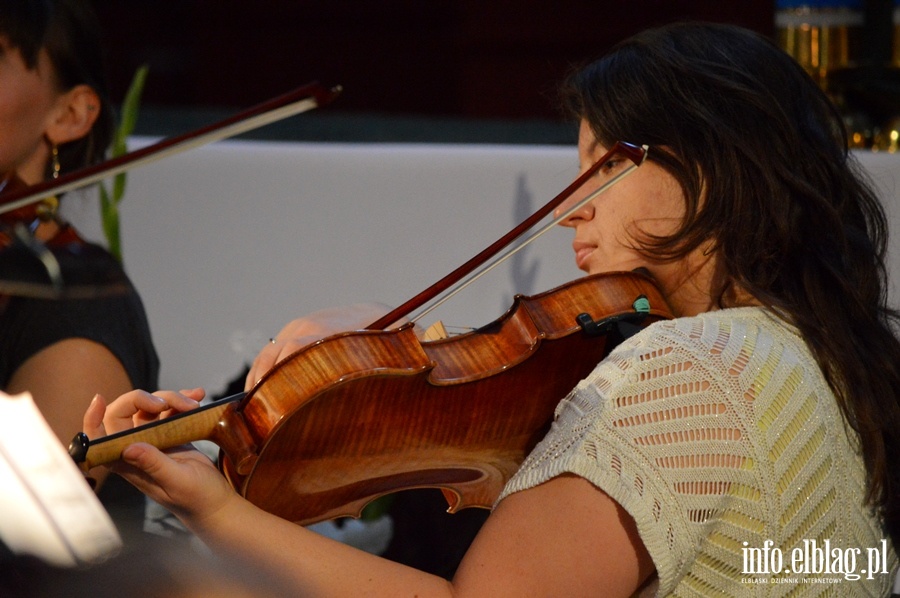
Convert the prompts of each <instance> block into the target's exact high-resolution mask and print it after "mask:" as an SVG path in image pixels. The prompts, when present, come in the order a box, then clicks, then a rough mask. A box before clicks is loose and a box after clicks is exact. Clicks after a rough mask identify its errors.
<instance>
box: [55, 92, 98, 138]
mask: <svg viewBox="0 0 900 598" xmlns="http://www.w3.org/2000/svg"><path fill="white" fill-rule="evenodd" d="M99 115H100V97H99V96H98V95H97V92H96V91H94V89H93V88H92V87H91V86H90V85H84V84H82V85H76V86H75V87H73V88H72V89H70V90H68V91H67V92H65V93H63V94H62V95H60V96H59V97H58V98H57V100H56V107H55V109H54V111H53V113H52V115H51V121H50V124H49V125H48V127H47V130H46V136H47V139H49V140H50V142H51V143H54V144H56V145H62V144H63V143H68V142H69V141H75V140H76V139H81V138H82V137H85V136H87V134H88V133H90V131H91V127H93V126H94V123H95V122H96V121H97V117H98V116H99Z"/></svg>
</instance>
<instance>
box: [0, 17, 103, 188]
mask: <svg viewBox="0 0 900 598" xmlns="http://www.w3.org/2000/svg"><path fill="white" fill-rule="evenodd" d="M0 35H5V36H7V37H8V38H9V41H10V43H11V44H12V46H13V47H15V48H18V49H19V51H20V52H21V53H22V57H23V59H24V60H25V65H26V66H27V67H28V68H30V69H33V68H35V67H36V65H37V60H38V53H39V52H40V51H41V50H42V49H43V50H46V52H47V54H48V56H49V57H50V62H51V63H52V65H53V70H54V74H55V76H56V80H57V84H58V85H59V88H60V90H61V91H67V90H69V89H72V88H73V87H75V86H76V85H81V84H85V85H88V86H90V87H91V88H92V89H93V90H94V91H95V92H96V93H97V95H98V96H99V98H100V106H99V109H100V114H99V116H98V118H97V121H96V122H95V123H94V126H93V127H92V129H91V131H90V133H88V135H86V136H85V137H82V138H81V139H76V140H74V141H70V142H69V143H66V144H63V145H61V146H60V147H59V161H60V164H61V166H62V169H63V172H70V171H72V170H77V169H78V168H81V167H84V166H87V165H90V164H94V163H96V162H100V161H102V160H103V159H104V158H105V156H106V151H107V149H108V148H109V145H110V143H111V142H112V137H113V131H114V128H115V117H114V115H113V111H112V105H111V103H110V101H109V93H108V89H107V80H106V65H105V62H104V58H103V50H102V45H101V43H100V27H99V24H98V22H97V18H96V15H95V14H94V13H93V11H92V10H91V6H90V3H89V2H87V1H85V0H0Z"/></svg>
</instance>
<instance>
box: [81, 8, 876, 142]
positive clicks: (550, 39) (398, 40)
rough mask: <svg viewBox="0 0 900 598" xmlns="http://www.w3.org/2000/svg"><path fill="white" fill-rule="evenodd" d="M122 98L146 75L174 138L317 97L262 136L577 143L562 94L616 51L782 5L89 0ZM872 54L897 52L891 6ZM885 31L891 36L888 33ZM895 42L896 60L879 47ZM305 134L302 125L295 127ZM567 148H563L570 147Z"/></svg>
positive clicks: (769, 19) (148, 119) (151, 105)
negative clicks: (295, 93)
mask: <svg viewBox="0 0 900 598" xmlns="http://www.w3.org/2000/svg"><path fill="white" fill-rule="evenodd" d="M93 3H94V5H95V7H96V9H97V12H98V14H99V16H100V20H101V23H102V25H103V28H104V32H105V36H106V41H107V46H108V50H109V51H108V55H109V56H108V61H109V71H110V76H111V85H112V91H113V97H114V99H117V100H120V99H121V98H122V97H123V96H124V92H125V89H126V88H127V86H128V83H129V82H130V80H131V77H132V75H133V73H134V71H135V69H136V68H137V67H138V66H139V65H141V64H147V65H149V67H150V73H149V79H148V81H147V86H146V88H145V90H144V95H143V103H142V106H143V110H142V113H141V119H140V120H139V127H138V129H139V130H138V132H139V133H148V134H160V135H171V134H175V133H179V132H183V128H184V127H186V126H190V125H193V124H195V123H199V124H205V121H208V120H209V119H210V118H218V117H221V116H224V115H226V114H229V113H232V112H234V111H237V110H239V109H243V108H246V107H248V106H251V105H253V104H256V103H258V102H261V101H263V100H266V99H268V98H271V97H274V96H277V95H279V94H281V93H284V92H286V91H288V90H290V89H293V88H295V87H298V86H300V85H302V84H304V83H306V82H309V81H312V80H318V81H320V82H322V83H324V84H328V85H332V84H340V85H342V86H343V88H344V92H343V93H342V95H341V97H340V98H338V100H337V101H336V102H335V103H333V104H331V105H330V106H328V107H327V108H326V109H323V110H317V111H316V113H315V116H313V115H312V113H310V114H309V115H303V116H300V117H295V118H292V119H289V121H290V122H286V123H283V124H281V125H273V126H271V127H267V129H268V131H263V132H261V133H260V134H257V135H256V136H259V137H266V136H270V137H272V136H274V137H287V138H315V139H322V138H324V139H329V138H341V139H345V138H349V139H358V140H367V139H370V140H396V139H416V138H422V139H437V140H442V139H443V140H449V141H457V140H459V141H471V140H473V139H474V140H488V141H493V140H497V141H510V140H512V141H517V140H520V139H517V138H513V139H510V138H508V137H509V136H510V131H520V132H521V131H531V133H530V135H524V137H523V138H522V139H521V140H522V141H532V140H536V141H543V142H551V143H554V142H569V140H570V139H569V136H568V129H566V131H567V132H565V133H560V129H558V128H557V127H558V124H557V123H559V122H560V120H561V117H560V114H559V113H558V110H557V104H556V99H555V89H556V88H557V85H558V83H559V82H560V80H561V79H562V78H563V77H564V75H565V74H566V72H567V71H569V70H570V69H571V68H572V67H573V66H576V65H578V64H581V63H584V62H586V61H590V60H592V59H594V58H596V57H597V56H599V55H600V54H602V53H603V52H604V51H605V50H607V49H609V48H610V47H611V46H612V45H613V44H615V43H616V42H618V41H619V40H621V39H623V38H625V37H627V36H629V35H631V34H632V33H635V32H636V31H639V30H641V29H644V28H646V27H648V26H653V25H658V24H662V23H667V22H671V21H676V20H683V19H700V20H709V21H719V22H728V23H734V24H738V25H742V26H745V27H748V28H750V29H754V30H756V31H759V32H761V33H764V34H766V35H770V36H771V35H773V34H774V12H775V0H631V1H628V0H625V1H622V0H619V1H615V2H612V1H608V0H593V1H588V0H547V1H540V0H498V1H491V0H262V1H251V0H157V1H153V2H147V1H146V0H93ZM866 6H867V10H868V11H869V12H870V13H872V14H873V15H875V16H877V18H873V19H870V21H872V22H873V23H874V22H875V21H878V24H877V26H876V25H873V26H871V27H870V28H873V29H877V30H878V32H877V35H870V36H867V38H868V39H869V40H873V41H871V43H870V44H869V46H870V47H869V48H868V49H867V51H868V52H872V53H874V52H879V53H883V52H886V51H889V39H887V38H885V36H886V35H889V29H888V28H889V22H890V10H891V0H867V5H866ZM885 17H886V18H887V21H886V22H885V21H884V18H885ZM883 39H886V40H887V43H888V49H887V50H886V49H884V48H883V47H881V46H883V44H882V43H881V42H880V41H878V40H883ZM301 120H302V121H303V122H299V123H298V121H301ZM558 135H562V136H563V137H564V138H558V137H557V136H558Z"/></svg>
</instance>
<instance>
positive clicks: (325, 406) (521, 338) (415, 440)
mask: <svg viewBox="0 0 900 598" xmlns="http://www.w3.org/2000/svg"><path fill="white" fill-rule="evenodd" d="M639 296H644V297H646V298H647V299H648V300H649V302H650V305H651V306H652V307H651V311H650V313H649V314H648V315H647V316H646V317H644V318H642V320H643V321H642V322H641V324H640V325H641V326H646V325H648V324H650V323H651V322H654V321H657V320H660V319H663V318H669V317H671V314H669V313H668V311H667V307H666V304H665V302H664V300H663V298H662V296H661V295H660V294H659V291H658V290H657V289H656V287H655V286H654V285H653V284H652V282H651V281H650V279H648V278H645V277H643V276H641V275H638V274H632V273H614V274H605V275H599V276H594V277H588V278H583V279H579V280H577V281H575V282H572V283H569V284H567V285H565V286H563V287H560V288H557V289H555V290H553V291H549V292H546V293H543V294H540V295H536V296H533V297H523V296H519V297H517V298H516V299H515V303H514V305H513V306H512V308H511V309H510V310H509V311H508V312H507V313H506V314H505V315H504V316H503V317H501V318H500V319H498V320H496V321H495V322H493V323H491V324H489V325H487V326H485V327H483V328H481V329H479V330H476V331H474V332H470V333H467V334H464V335H460V336H456V337H452V338H448V339H443V340H438V341H428V342H422V341H419V340H418V339H417V338H416V336H415V333H414V331H413V328H412V326H404V327H401V328H399V329H395V330H390V331H378V332H370V331H363V332H354V333H348V334H342V335H337V336H333V337H330V338H327V339H325V340H323V341H320V342H318V343H316V344H314V345H312V346H309V347H306V348H304V349H303V350H301V351H300V352H298V353H296V354H295V355H294V356H292V357H289V358H288V359H286V360H284V361H282V362H281V363H280V364H279V365H278V366H276V367H275V368H274V369H273V370H272V371H271V372H269V373H268V374H267V376H266V377H265V378H263V380H261V381H260V382H259V383H258V384H257V386H256V387H255V388H254V389H253V390H252V391H250V392H249V393H248V394H247V395H246V396H245V398H244V399H243V401H242V403H241V405H240V406H239V407H238V411H239V412H240V414H241V415H242V420H243V421H244V422H245V423H246V425H247V428H248V430H249V431H250V435H251V436H252V438H253V439H254V442H255V444H256V445H257V446H258V447H259V450H258V452H257V455H256V457H255V459H251V460H252V464H251V463H250V462H249V461H246V460H245V461H244V462H243V465H242V466H241V467H240V468H239V467H237V466H236V464H235V460H234V459H232V458H231V457H229V455H228V454H223V455H222V456H221V457H222V458H221V459H220V467H221V469H222V471H223V473H224V474H225V475H226V477H227V478H228V480H229V481H230V482H231V484H232V485H233V486H234V488H235V489H237V490H238V492H239V493H240V494H242V495H243V496H244V497H246V498H247V499H248V500H250V501H251V502H253V503H254V504H256V505H258V506H259V507H261V508H263V509H264V510H266V511H269V512H272V513H274V514H276V515H278V516H280V517H283V518H285V519H288V520H290V521H295V522H298V523H302V524H308V523H312V522H315V521H319V520H323V519H330V518H334V517H339V516H354V517H355V516H359V514H360V512H361V511H362V509H363V507H364V506H365V505H366V504H368V503H369V502H370V501H372V500H373V499H375V498H377V497H379V496H381V495H384V494H388V493H391V492H394V491H397V490H402V489H412V488H422V487H439V488H441V489H442V490H443V492H444V495H445V497H446V498H447V500H448V503H449V507H450V508H449V510H450V511H451V512H454V511H456V510H458V509H460V508H464V507H487V508H489V507H491V506H492V505H493V503H494V501H495V500H496V498H497V496H498V495H499V493H500V491H501V490H502V488H503V486H504V484H505V483H506V481H507V480H508V479H509V478H510V476H511V475H512V474H513V473H514V472H515V471H516V469H518V467H519V465H520V464H521V462H522V461H523V460H524V458H525V456H526V455H527V454H528V452H529V451H530V450H531V449H532V448H533V447H534V445H535V444H536V443H537V442H538V441H539V440H540V439H541V438H542V437H543V436H544V434H545V433H546V431H547V430H548V429H549V425H550V422H551V421H552V417H553V412H554V410H555V408H556V405H557V404H558V403H559V401H560V400H561V399H562V398H563V397H565V396H566V394H567V393H568V392H569V391H570V390H572V388H574V386H575V385H576V384H577V383H578V381H579V380H581V379H582V378H584V377H585V376H586V375H588V374H589V373H590V372H591V371H592V370H593V369H594V367H595V366H596V365H597V364H598V363H599V362H600V361H601V360H602V359H603V358H604V357H606V355H607V354H608V353H609V352H610V351H611V350H612V348H613V346H614V344H616V343H615V342H611V341H612V340H613V338H614V335H613V334H598V335H590V334H588V333H585V332H584V331H583V330H582V328H581V326H580V325H579V324H578V323H577V322H576V317H577V316H578V315H579V314H582V313H588V314H590V315H591V316H592V317H593V318H594V319H600V318H608V317H611V316H618V315H622V314H627V313H629V312H631V313H633V307H632V304H633V303H634V301H635V300H636V299H637V298H638V297H639ZM238 459H240V457H238ZM240 469H243V470H244V473H242V472H241V471H240Z"/></svg>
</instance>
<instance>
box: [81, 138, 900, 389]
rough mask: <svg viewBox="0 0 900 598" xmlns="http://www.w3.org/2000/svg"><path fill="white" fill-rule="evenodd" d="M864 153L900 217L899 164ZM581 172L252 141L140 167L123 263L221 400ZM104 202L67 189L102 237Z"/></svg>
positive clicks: (417, 152)
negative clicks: (259, 363) (284, 354)
mask: <svg viewBox="0 0 900 598" xmlns="http://www.w3.org/2000/svg"><path fill="white" fill-rule="evenodd" d="M147 142H148V141H147V140H141V139H138V140H134V142H133V143H132V147H138V146H139V145H141V144H146V143H147ZM859 157H860V158H861V160H862V162H863V163H864V164H865V166H866V168H867V169H868V170H869V171H870V172H871V173H872V174H873V175H874V176H875V178H876V179H877V181H878V183H879V185H880V188H881V190H882V192H883V194H884V197H885V199H886V203H887V204H888V208H889V211H890V212H891V214H892V216H893V220H898V219H900V173H898V166H900V157H898V156H894V155H887V154H871V153H865V154H859ZM576 174H577V155H576V151H575V149H574V148H562V147H541V146H486V145H424V144H384V145H379V144H332V143H329V144H324V143H321V144H317V143H276V142H251V141H226V142H219V143H217V144H214V145H212V146H208V147H205V148H201V149H197V150H192V151H190V152H188V153H186V154H183V155H181V156H178V157H175V158H170V159H167V160H164V161H162V162H159V163H157V164H154V165H150V166H146V167H142V168H139V169H137V170H134V171H132V172H131V173H130V174H129V179H128V190H127V192H126V196H125V200H124V203H123V204H122V235H123V245H124V258H125V265H126V269H127V271H128V273H129V274H130V276H131V277H132V279H133V280H134V282H135V284H136V286H137V287H138V290H139V291H140V293H141V295H142V297H143V299H144V303H145V305H146V308H147V312H148V315H149V318H150V324H151V328H152V331H153V335H154V340H155V342H156V346H157V350H158V352H159V354H160V359H161V361H162V372H161V380H160V383H161V386H162V387H164V388H171V387H174V388H185V387H191V386H204V387H206V388H207V389H208V390H209V391H211V392H213V393H216V392H218V391H219V390H221V389H222V388H223V387H224V386H225V384H226V383H227V381H228V380H230V379H231V378H233V377H234V376H235V375H237V374H238V373H239V372H240V370H241V369H242V368H243V366H244V364H245V363H247V362H248V361H249V360H250V359H252V357H253V356H254V355H255V354H256V351H257V350H258V349H259V348H260V347H261V346H262V345H263V344H265V342H266V341H267V339H268V338H269V337H270V336H273V335H274V334H275V333H276V332H278V330H279V329H280V328H281V327H282V326H283V325H284V324H285V323H287V322H288V321H289V320H291V319H292V318H294V317H297V316H299V315H302V314H304V313H307V312H309V311H312V310H315V309H320V308H323V307H329V306H334V305H344V304H348V303H354V302H359V301H372V300H375V301H382V302H385V303H387V304H390V305H397V304H399V303H401V302H403V301H405V300H407V299H408V298H409V297H411V296H413V295H415V294H417V293H418V292H419V291H421V290H422V289H423V288H425V287H426V286H428V285H429V284H431V283H432V282H434V281H436V280H437V279H438V278H440V277H441V276H443V275H444V274H446V273H448V272H449V271H450V270H452V269H453V268H455V267H456V266H457V265H459V264H460V263H462V262H463V261H465V260H466V259H468V258H469V257H471V256H472V255H474V254H475V253H477V252H478V251H480V250H481V249H483V248H484V247H486V246H487V245H488V244H490V243H491V242H493V241H494V240H495V239H496V238H498V237H500V236H501V235H502V234H503V233H505V232H506V231H507V230H508V229H509V228H511V227H512V226H513V225H514V224H515V223H517V222H519V221H520V220H522V219H523V218H524V217H525V216H527V215H528V214H530V213H531V212H532V211H533V210H535V209H537V208H538V207H539V206H541V205H543V204H544V203H545V202H546V201H547V200H549V199H550V198H551V197H553V196H554V195H555V194H556V193H558V192H559V191H561V190H562V189H563V188H564V187H565V186H566V185H567V184H568V183H569V182H570V181H571V180H572V179H573V178H574V176H575V175H576ZM95 202H96V200H95V199H92V198H91V197H90V196H87V195H86V196H83V197H78V196H74V195H73V196H72V197H70V198H69V199H67V201H66V203H67V204H68V205H67V206H66V213H67V215H68V216H69V217H70V218H71V219H72V220H73V221H74V222H75V223H76V224H77V225H78V226H79V227H80V229H81V230H82V231H83V232H84V234H85V235H86V236H87V237H89V238H92V239H101V238H102V237H101V235H100V233H99V216H98V215H97V213H98V212H97V206H96V203H95ZM894 228H895V229H900V223H898V224H896V225H894ZM570 240H571V232H570V231H568V230H565V229H558V230H554V231H552V232H551V233H548V234H547V235H545V236H544V237H542V238H541V239H540V240H539V241H537V242H536V243H535V244H534V245H533V246H531V247H529V248H527V249H526V250H524V251H523V252H522V254H521V255H522V257H521V258H519V257H518V256H517V258H516V259H514V260H511V262H510V263H509V265H504V266H503V267H501V268H498V270H497V271H496V272H493V273H491V274H490V275H489V276H488V277H486V279H485V280H484V281H482V282H481V283H477V284H476V286H473V287H472V288H470V289H468V290H466V291H464V293H462V294H461V295H459V296H458V297H457V298H455V299H453V300H452V301H451V302H450V303H449V304H448V305H447V306H446V307H442V308H440V310H438V311H437V312H435V314H433V317H432V315H431V314H430V315H429V316H428V317H427V318H425V319H424V320H423V322H422V323H423V324H424V325H426V326H427V325H428V324H429V323H431V322H432V321H433V319H435V318H439V319H441V320H443V321H444V322H445V323H446V324H448V325H450V326H475V325H481V324H484V323H487V322H489V321H491V320H494V319H496V318H498V317H500V315H501V314H502V313H503V312H504V311H505V310H506V309H507V308H508V307H509V306H510V305H511V302H512V297H513V294H514V293H515V292H520V293H524V294H531V293H536V292H539V291H542V290H547V289H549V288H552V287H553V286H555V285H557V284H560V283H562V282H565V281H567V280H571V279H573V278H576V277H578V276H579V275H580V272H579V271H578V270H577V269H576V268H575V267H574V264H573V260H572V252H571V248H570V245H569V243H570ZM893 253H894V254H898V253H900V245H896V250H895V251H893ZM894 262H895V264H896V266H897V268H896V269H900V259H898V260H894ZM894 279H895V281H897V282H898V283H900V272H898V273H897V275H896V276H894ZM894 296H895V297H897V296H898V295H897V294H896V293H894Z"/></svg>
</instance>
